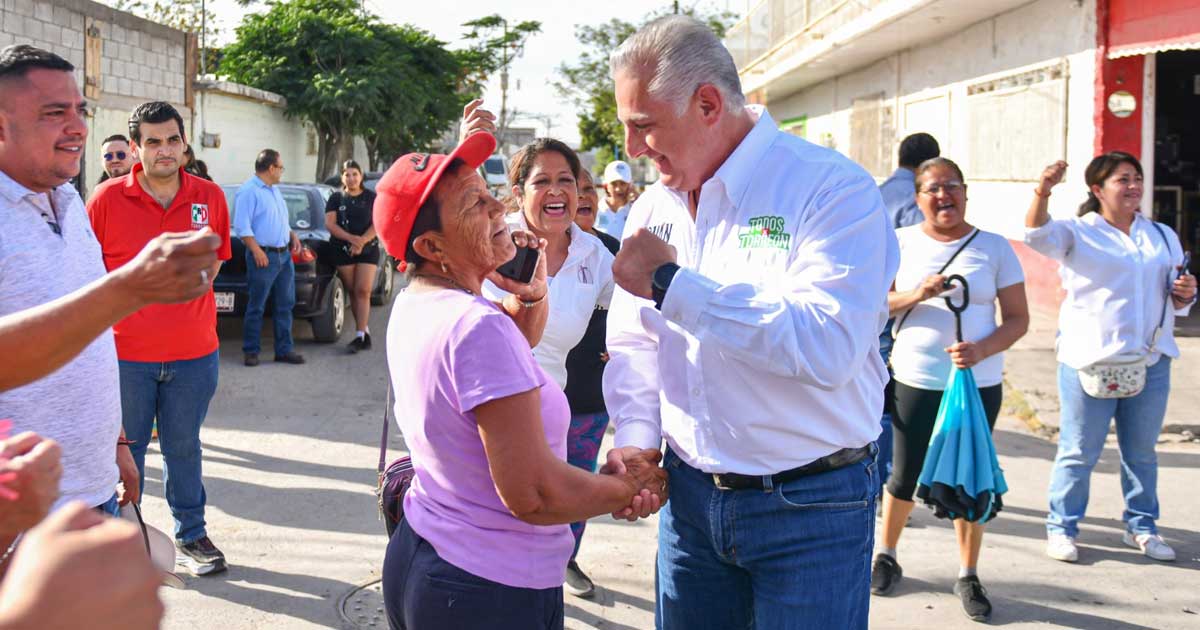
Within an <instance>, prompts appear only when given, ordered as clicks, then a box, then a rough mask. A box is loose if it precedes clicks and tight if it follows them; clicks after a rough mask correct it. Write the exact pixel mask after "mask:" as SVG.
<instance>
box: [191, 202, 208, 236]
mask: <svg viewBox="0 0 1200 630" xmlns="http://www.w3.org/2000/svg"><path fill="white" fill-rule="evenodd" d="M205 227H208V204H203V203H194V204H192V229H193V230H199V229H202V228H205Z"/></svg>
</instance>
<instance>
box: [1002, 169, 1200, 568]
mask: <svg viewBox="0 0 1200 630" xmlns="http://www.w3.org/2000/svg"><path fill="white" fill-rule="evenodd" d="M1066 168H1067V164H1066V163H1065V162H1057V163H1055V164H1052V165H1050V166H1048V167H1046V170H1045V171H1043V173H1042V176H1041V181H1040V182H1039V184H1038V186H1037V187H1036V188H1035V189H1034V195H1035V196H1034V199H1033V203H1032V204H1031V205H1030V207H1029V212H1028V213H1027V214H1026V216H1025V226H1026V228H1027V230H1026V235H1025V242H1026V244H1028V245H1029V246H1030V247H1032V248H1033V249H1034V250H1036V251H1037V252H1039V253H1041V254H1043V255H1045V256H1049V257H1050V258H1053V259H1054V260H1057V261H1058V262H1059V263H1061V265H1062V266H1061V268H1060V270H1059V274H1060V275H1061V276H1062V284H1063V288H1064V289H1066V292H1067V295H1066V299H1065V300H1064V301H1063V304H1062V307H1061V311H1060V314H1059V330H1058V340H1057V343H1056V346H1057V354H1058V362H1059V366H1058V395H1059V400H1060V403H1061V407H1062V414H1061V420H1060V422H1061V426H1060V432H1059V439H1058V455H1057V456H1056V457H1055V460H1054V470H1053V471H1052V473H1051V476H1050V513H1049V515H1048V516H1047V519H1046V530H1047V534H1048V542H1047V546H1046V554H1047V555H1049V556H1050V557H1051V558H1054V559H1056V560H1062V561H1064V562H1075V561H1076V560H1077V559H1078V558H1079V552H1078V549H1077V548H1076V546H1075V538H1076V537H1077V536H1078V534H1079V521H1080V520H1082V519H1083V516H1084V513H1085V512H1086V510H1087V500H1088V486H1089V482H1090V478H1091V474H1092V468H1093V467H1094V466H1095V465H1096V461H1097V460H1098V459H1099V458H1100V453H1101V451H1103V449H1104V440H1105V437H1106V436H1107V435H1108V427H1109V423H1110V422H1111V421H1112V420H1113V419H1114V418H1115V419H1116V426H1117V444H1118V447H1119V448H1120V452H1121V490H1122V492H1123V494H1124V496H1125V512H1124V514H1123V519H1124V521H1125V527H1126V530H1125V535H1124V542H1125V544H1127V545H1129V546H1131V547H1135V548H1137V549H1140V550H1141V551H1142V552H1143V553H1144V554H1145V555H1146V556H1148V557H1150V558H1153V559H1155V560H1174V559H1175V552H1174V550H1172V549H1171V547H1170V546H1169V545H1168V544H1167V543H1166V542H1165V541H1163V539H1162V537H1161V536H1159V535H1158V530H1157V528H1156V527H1155V521H1156V520H1157V519H1158V515H1159V514H1158V512H1159V510H1158V494H1157V482H1158V459H1157V456H1156V454H1155V452H1154V449H1155V444H1156V443H1157V442H1158V435H1159V432H1160V431H1161V430H1162V424H1163V416H1164V415H1165V414H1166V410H1167V395H1168V393H1169V392H1170V388H1171V359H1173V358H1177V357H1178V356H1179V347H1178V346H1177V345H1176V344H1175V336H1174V334H1173V329H1174V325H1175V316H1176V315H1179V316H1186V315H1187V314H1188V312H1189V311H1190V310H1191V305H1192V303H1193V302H1195V300H1196V278H1195V277H1194V276H1192V275H1191V274H1190V273H1188V272H1187V269H1186V268H1183V267H1184V266H1185V263H1184V260H1185V255H1184V252H1183V249H1182V247H1181V246H1180V243H1179V238H1178V237H1177V236H1176V235H1175V232H1173V231H1172V230H1171V228H1169V227H1167V226H1165V225H1162V224H1158V223H1155V222H1153V221H1151V220H1149V219H1147V218H1146V217H1144V216H1142V215H1141V213H1140V212H1139V207H1140V206H1141V201H1142V194H1143V191H1144V185H1143V181H1142V166H1141V164H1139V163H1138V161H1137V158H1135V157H1133V156H1132V155H1130V154H1128V153H1122V152H1116V151H1114V152H1111V153H1106V154H1104V155H1101V156H1099V157H1097V158H1096V159H1094V160H1092V162H1091V164H1089V165H1088V167H1087V170H1086V171H1085V173H1084V179H1085V181H1086V183H1087V186H1088V189H1089V192H1088V198H1087V201H1085V202H1084V203H1083V205H1082V206H1080V209H1079V216H1077V217H1075V218H1072V219H1069V220H1060V221H1051V220H1050V214H1049V212H1047V209H1046V206H1047V200H1048V198H1049V197H1050V189H1051V188H1053V187H1054V186H1055V185H1056V184H1058V183H1059V182H1060V181H1062V178H1063V173H1064V172H1065V171H1066ZM1168 298H1169V299H1168ZM1168 302H1169V304H1168Z"/></svg>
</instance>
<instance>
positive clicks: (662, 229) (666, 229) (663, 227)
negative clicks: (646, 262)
mask: <svg viewBox="0 0 1200 630" xmlns="http://www.w3.org/2000/svg"><path fill="white" fill-rule="evenodd" d="M674 228H675V224H674V223H659V224H658V225H651V226H650V227H648V228H646V229H647V230H650V233H651V234H653V235H655V236H657V237H658V238H660V239H662V240H664V241H666V242H668V243H670V242H671V230H672V229H674Z"/></svg>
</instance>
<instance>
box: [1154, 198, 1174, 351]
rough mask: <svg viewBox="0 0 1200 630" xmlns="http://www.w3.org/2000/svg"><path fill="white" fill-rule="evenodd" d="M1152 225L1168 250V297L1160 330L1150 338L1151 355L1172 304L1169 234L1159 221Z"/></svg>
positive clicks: (1164, 301)
mask: <svg viewBox="0 0 1200 630" xmlns="http://www.w3.org/2000/svg"><path fill="white" fill-rule="evenodd" d="M1150 225H1153V226H1154V229H1156V230H1158V235H1159V236H1161V237H1162V240H1163V245H1164V246H1166V248H1167V295H1166V296H1165V297H1164V298H1163V307H1162V316H1161V317H1159V318H1158V328H1156V329H1154V334H1153V335H1151V336H1150V349H1149V351H1150V353H1151V354H1153V353H1154V351H1155V349H1156V348H1157V347H1158V338H1159V337H1160V336H1162V330H1163V328H1164V327H1165V326H1166V325H1167V304H1170V302H1171V268H1172V265H1171V241H1169V240H1167V233H1166V232H1163V229H1162V226H1160V225H1159V224H1158V222H1157V221H1154V220H1151V221H1150Z"/></svg>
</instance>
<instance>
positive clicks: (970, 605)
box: [954, 575, 992, 621]
mask: <svg viewBox="0 0 1200 630" xmlns="http://www.w3.org/2000/svg"><path fill="white" fill-rule="evenodd" d="M954 594H955V595H958V598H959V599H961V600H962V606H963V612H965V613H967V616H968V617H970V618H971V620H972V621H987V620H988V619H989V618H990V617H991V616H992V602H990V601H988V598H987V589H986V588H983V585H982V584H980V583H979V576H976V575H968V576H967V577H961V578H958V581H957V582H955V583H954Z"/></svg>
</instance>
